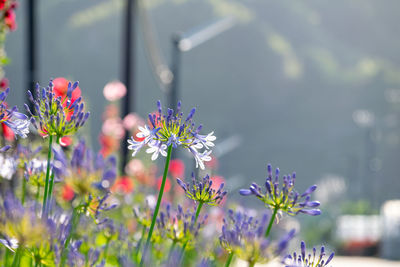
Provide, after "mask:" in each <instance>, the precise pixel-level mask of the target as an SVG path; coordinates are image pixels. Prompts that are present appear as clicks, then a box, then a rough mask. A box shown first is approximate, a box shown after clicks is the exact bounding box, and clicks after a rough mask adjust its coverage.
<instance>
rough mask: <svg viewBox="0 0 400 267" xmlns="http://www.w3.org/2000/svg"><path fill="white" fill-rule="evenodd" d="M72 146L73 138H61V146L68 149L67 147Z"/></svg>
mask: <svg viewBox="0 0 400 267" xmlns="http://www.w3.org/2000/svg"><path fill="white" fill-rule="evenodd" d="M71 144H72V138H71V137H69V136H64V137H61V139H60V145H61V146H63V147H67V146H70V145H71Z"/></svg>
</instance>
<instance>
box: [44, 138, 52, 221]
mask: <svg viewBox="0 0 400 267" xmlns="http://www.w3.org/2000/svg"><path fill="white" fill-rule="evenodd" d="M52 143H53V136H52V135H50V136H49V152H48V154H47V170H46V182H45V185H44V196H43V206H42V218H44V217H43V216H47V215H45V213H46V204H47V194H48V190H49V178H50V161H51V152H52V148H51V145H52Z"/></svg>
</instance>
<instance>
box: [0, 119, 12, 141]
mask: <svg viewBox="0 0 400 267" xmlns="http://www.w3.org/2000/svg"><path fill="white" fill-rule="evenodd" d="M1 127H2V129H3V136H4V138H5V139H6V140H7V141H10V142H11V141H13V140H14V137H15V135H14V132H13V131H12V130H11V129H10V127H8V126H7V125H5V124H4V123H2V124H1Z"/></svg>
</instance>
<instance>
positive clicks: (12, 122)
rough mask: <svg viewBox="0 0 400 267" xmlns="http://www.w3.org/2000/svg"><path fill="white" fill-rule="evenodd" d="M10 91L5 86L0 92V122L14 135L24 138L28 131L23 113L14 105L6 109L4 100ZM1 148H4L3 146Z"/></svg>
mask: <svg viewBox="0 0 400 267" xmlns="http://www.w3.org/2000/svg"><path fill="white" fill-rule="evenodd" d="M9 92H10V88H7V89H6V90H5V91H4V92H2V93H0V123H4V124H5V125H7V126H8V127H9V128H10V129H11V130H12V131H13V132H14V133H15V134H16V135H19V136H20V137H22V138H26V137H27V134H28V133H29V124H30V123H29V120H28V117H27V116H26V115H25V114H22V113H20V112H18V108H17V107H16V106H14V107H13V108H12V109H7V105H6V103H5V100H6V98H7V96H8V93H9ZM2 149H5V147H3V148H2Z"/></svg>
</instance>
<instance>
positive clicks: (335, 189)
mask: <svg viewBox="0 0 400 267" xmlns="http://www.w3.org/2000/svg"><path fill="white" fill-rule="evenodd" d="M317 185H318V190H316V191H315V199H318V200H319V201H321V203H322V204H324V203H327V202H328V201H332V200H334V199H337V198H339V197H340V196H341V195H343V194H344V193H345V192H346V190H347V186H346V181H345V179H344V177H342V176H340V175H336V174H331V173H327V174H324V175H323V176H322V178H321V180H320V181H319V182H318V183H317Z"/></svg>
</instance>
